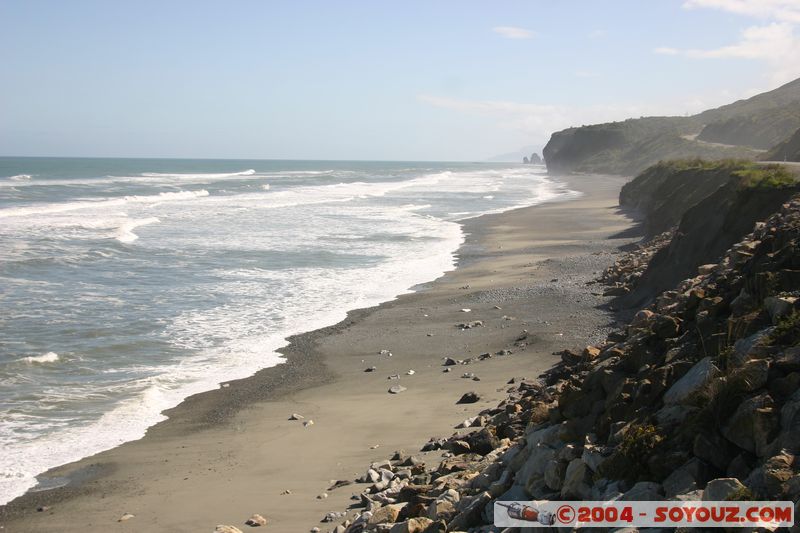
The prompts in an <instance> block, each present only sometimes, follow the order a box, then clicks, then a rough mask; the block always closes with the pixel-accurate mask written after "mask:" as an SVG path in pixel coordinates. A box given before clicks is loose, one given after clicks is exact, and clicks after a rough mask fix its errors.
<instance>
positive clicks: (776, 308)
mask: <svg viewBox="0 0 800 533" xmlns="http://www.w3.org/2000/svg"><path fill="white" fill-rule="evenodd" d="M796 303H797V298H796V297H794V296H770V297H768V298H764V309H766V310H767V312H768V313H769V316H770V318H772V323H773V324H777V323H778V321H779V320H780V319H781V318H783V317H784V316H787V315H789V314H791V312H792V310H793V309H794V306H795V304H796Z"/></svg>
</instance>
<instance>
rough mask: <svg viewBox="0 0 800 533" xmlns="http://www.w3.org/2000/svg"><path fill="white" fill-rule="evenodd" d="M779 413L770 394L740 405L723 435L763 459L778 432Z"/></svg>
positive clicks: (724, 425) (760, 395)
mask: <svg viewBox="0 0 800 533" xmlns="http://www.w3.org/2000/svg"><path fill="white" fill-rule="evenodd" d="M778 426H779V422H778V412H777V409H776V407H775V403H774V402H773V400H772V397H770V395H769V394H767V393H766V392H765V393H762V394H759V395H757V396H753V397H750V398H748V399H746V400H745V401H743V402H742V403H741V404H739V407H738V408H737V409H736V411H735V412H734V413H733V416H731V417H730V419H729V420H727V421H726V422H725V423H724V424H723V426H722V435H723V436H724V437H725V438H726V439H728V440H729V441H730V442H732V443H734V444H735V445H736V446H738V447H740V448H742V449H744V450H747V451H748V452H751V453H754V454H756V455H757V456H759V457H762V456H763V455H764V454H765V453H766V452H767V447H768V444H769V443H771V442H772V440H773V439H774V438H775V436H776V434H777V431H778Z"/></svg>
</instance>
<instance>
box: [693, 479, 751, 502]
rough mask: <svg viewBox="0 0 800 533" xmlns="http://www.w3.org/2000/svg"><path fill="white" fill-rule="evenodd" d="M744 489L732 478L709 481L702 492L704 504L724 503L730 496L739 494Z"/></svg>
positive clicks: (740, 483) (739, 482)
mask: <svg viewBox="0 0 800 533" xmlns="http://www.w3.org/2000/svg"><path fill="white" fill-rule="evenodd" d="M744 489H745V486H744V485H742V482H741V481H739V480H738V479H736V478H732V477H722V478H717V479H714V480H711V481H709V482H708V484H707V485H706V488H705V490H703V501H704V502H715V501H725V500H727V499H728V498H729V497H730V496H733V495H734V494H737V493H740V492H741V491H743V490H744Z"/></svg>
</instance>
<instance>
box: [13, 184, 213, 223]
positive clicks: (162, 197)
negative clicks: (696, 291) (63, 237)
mask: <svg viewBox="0 0 800 533" xmlns="http://www.w3.org/2000/svg"><path fill="white" fill-rule="evenodd" d="M203 196H208V191H207V190H205V189H201V190H199V191H177V192H161V193H158V194H153V195H148V196H122V197H117V198H108V199H104V200H84V201H77V202H63V203H49V204H38V205H33V206H26V207H8V208H5V209H0V218H11V217H26V216H31V215H47V214H52V213H64V212H66V211H76V210H79V209H105V208H109V207H121V206H124V205H126V204H158V203H162V202H175V201H181V200H194V199H196V198H201V197H203Z"/></svg>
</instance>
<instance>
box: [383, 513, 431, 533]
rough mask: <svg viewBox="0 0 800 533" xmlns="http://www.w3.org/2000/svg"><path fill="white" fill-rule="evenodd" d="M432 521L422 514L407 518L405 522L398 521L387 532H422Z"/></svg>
mask: <svg viewBox="0 0 800 533" xmlns="http://www.w3.org/2000/svg"><path fill="white" fill-rule="evenodd" d="M432 523H433V520H431V519H430V518H425V517H423V516H420V517H417V518H409V519H408V520H406V521H405V522H399V523H397V524H395V525H393V526H392V529H390V530H389V533H423V531H425V530H426V529H427V528H428V526H430V525H431V524H432Z"/></svg>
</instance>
